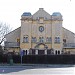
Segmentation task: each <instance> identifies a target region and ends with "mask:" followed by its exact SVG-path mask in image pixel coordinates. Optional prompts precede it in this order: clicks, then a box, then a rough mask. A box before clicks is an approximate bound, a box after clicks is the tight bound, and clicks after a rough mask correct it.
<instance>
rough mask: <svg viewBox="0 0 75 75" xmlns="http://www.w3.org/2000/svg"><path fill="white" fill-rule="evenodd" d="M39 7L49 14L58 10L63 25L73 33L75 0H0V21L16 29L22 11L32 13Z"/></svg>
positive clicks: (18, 25)
mask: <svg viewBox="0 0 75 75" xmlns="http://www.w3.org/2000/svg"><path fill="white" fill-rule="evenodd" d="M39 8H44V10H45V11H47V12H48V13H49V14H51V15H52V13H53V12H60V13H61V14H62V16H63V27H65V28H67V29H68V30H71V31H73V32H74V33H75V0H0V21H1V22H4V23H5V22H6V23H7V24H9V25H10V26H11V27H12V28H13V29H16V28H17V27H20V26H21V22H20V19H21V15H22V13H23V12H31V13H32V14H34V13H35V12H36V11H37V10H39Z"/></svg>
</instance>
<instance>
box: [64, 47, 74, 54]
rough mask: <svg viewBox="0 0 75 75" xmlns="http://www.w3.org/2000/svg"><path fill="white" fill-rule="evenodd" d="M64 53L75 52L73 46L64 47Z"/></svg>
mask: <svg viewBox="0 0 75 75" xmlns="http://www.w3.org/2000/svg"><path fill="white" fill-rule="evenodd" d="M64 53H65V54H75V48H65V49H64Z"/></svg>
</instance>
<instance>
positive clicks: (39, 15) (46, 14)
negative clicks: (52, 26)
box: [33, 8, 51, 19]
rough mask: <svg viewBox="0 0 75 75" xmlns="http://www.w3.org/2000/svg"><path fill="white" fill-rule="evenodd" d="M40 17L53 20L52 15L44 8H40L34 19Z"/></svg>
mask: <svg viewBox="0 0 75 75" xmlns="http://www.w3.org/2000/svg"><path fill="white" fill-rule="evenodd" d="M39 17H44V18H46V19H51V15H50V14H49V13H47V12H46V11H45V10H44V9H43V8H39V10H38V11H37V12H36V13H35V14H33V19H38V18H39Z"/></svg>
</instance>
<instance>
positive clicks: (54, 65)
mask: <svg viewBox="0 0 75 75" xmlns="http://www.w3.org/2000/svg"><path fill="white" fill-rule="evenodd" d="M28 66H29V67H73V66H74V65H71V64H13V65H10V64H0V68H1V67H28Z"/></svg>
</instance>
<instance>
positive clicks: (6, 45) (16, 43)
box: [5, 42, 20, 48]
mask: <svg viewBox="0 0 75 75" xmlns="http://www.w3.org/2000/svg"><path fill="white" fill-rule="evenodd" d="M5 47H7V48H12V47H20V43H19V42H5Z"/></svg>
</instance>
